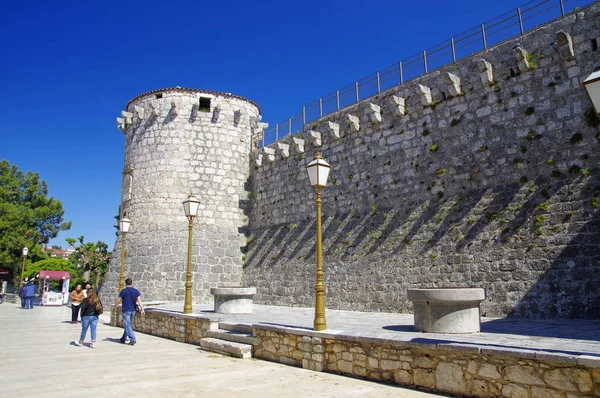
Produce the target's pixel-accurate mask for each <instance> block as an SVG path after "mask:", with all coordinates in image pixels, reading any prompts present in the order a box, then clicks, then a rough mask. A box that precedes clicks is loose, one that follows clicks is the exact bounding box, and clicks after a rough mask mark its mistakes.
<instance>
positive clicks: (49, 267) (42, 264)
mask: <svg viewBox="0 0 600 398" xmlns="http://www.w3.org/2000/svg"><path fill="white" fill-rule="evenodd" d="M42 270H46V271H68V272H69V273H70V274H71V278H76V277H77V275H78V271H77V265H75V264H73V263H72V262H70V261H69V260H65V259H62V258H47V259H45V260H40V261H36V262H35V263H33V264H31V265H30V266H29V267H27V270H26V271H25V277H26V278H29V279H31V278H35V276H36V275H37V274H39V273H40V271H42Z"/></svg>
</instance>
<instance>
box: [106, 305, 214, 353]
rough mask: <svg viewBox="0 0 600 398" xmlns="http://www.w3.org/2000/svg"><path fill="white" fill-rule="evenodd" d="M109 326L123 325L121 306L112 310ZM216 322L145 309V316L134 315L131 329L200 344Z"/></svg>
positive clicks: (193, 316)
mask: <svg viewBox="0 0 600 398" xmlns="http://www.w3.org/2000/svg"><path fill="white" fill-rule="evenodd" d="M110 319H111V320H110V324H111V326H118V327H123V315H122V313H121V308H120V307H119V309H117V310H116V311H113V313H111V318H110ZM218 324H219V323H218V322H216V321H211V320H208V319H204V318H199V317H197V316H195V315H186V314H181V313H174V312H170V311H162V310H147V311H146V314H145V316H140V315H136V316H135V317H134V319H133V330H135V331H138V332H141V333H147V334H151V335H154V336H159V337H164V338H167V339H171V340H175V341H179V342H181V343H190V344H195V345H200V340H201V339H203V338H204V337H208V335H207V331H208V330H215V329H217V328H218Z"/></svg>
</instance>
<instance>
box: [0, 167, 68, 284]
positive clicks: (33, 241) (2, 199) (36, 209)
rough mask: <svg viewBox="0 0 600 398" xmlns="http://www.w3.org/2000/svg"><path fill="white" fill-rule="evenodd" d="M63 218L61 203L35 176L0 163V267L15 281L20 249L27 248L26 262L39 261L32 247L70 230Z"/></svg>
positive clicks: (41, 254)
mask: <svg viewBox="0 0 600 398" xmlns="http://www.w3.org/2000/svg"><path fill="white" fill-rule="evenodd" d="M63 216H64V210H63V207H62V203H61V202H60V201H59V200H56V199H54V198H53V197H48V185H47V184H46V182H45V181H43V180H40V176H39V174H38V173H33V172H31V171H28V172H27V173H23V172H22V171H21V170H19V168H18V167H17V166H16V165H14V164H10V163H9V162H8V161H7V160H2V161H0V264H2V265H3V267H7V268H9V269H11V270H12V271H13V274H14V275H15V278H17V277H20V275H21V272H20V271H21V253H22V249H23V247H28V248H29V249H30V252H29V255H28V256H27V260H28V262H29V261H37V260H39V259H43V258H44V257H45V256H44V255H43V253H42V252H41V250H36V249H35V247H36V246H37V245H40V244H44V243H48V241H49V240H50V239H52V238H55V237H56V236H57V235H58V233H59V232H60V231H64V230H68V229H69V228H71V222H63Z"/></svg>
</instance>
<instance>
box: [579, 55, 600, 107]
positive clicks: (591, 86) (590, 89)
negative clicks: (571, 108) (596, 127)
mask: <svg viewBox="0 0 600 398" xmlns="http://www.w3.org/2000/svg"><path fill="white" fill-rule="evenodd" d="M581 84H583V88H585V92H586V93H587V95H588V97H589V98H590V101H591V102H592V105H593V106H594V112H596V116H600V65H598V66H597V67H596V69H594V71H593V72H592V74H591V75H589V76H588V77H587V78H586V79H585V80H584V81H583V82H582V83H581Z"/></svg>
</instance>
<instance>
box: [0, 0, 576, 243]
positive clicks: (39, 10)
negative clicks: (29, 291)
mask: <svg viewBox="0 0 600 398" xmlns="http://www.w3.org/2000/svg"><path fill="white" fill-rule="evenodd" d="M523 2H524V1H523V0H522V1H513V0H503V1H497V0H464V1H447V0H445V1H441V0H429V1H427V2H426V3H420V2H415V1H410V2H409V1H381V2H371V1H354V0H343V1H313V0H307V1H302V2H288V1H273V2H264V1H252V2H250V1H227V2H206V1H197V2H192V1H177V0H172V1H169V2H164V1H160V2H158V1H152V0H150V1H143V2H142V1H123V2H116V1H110V0H106V1H102V2H88V1H81V0H79V1H67V0H64V1H62V0H61V1H16V2H4V4H3V6H2V13H0V37H2V39H1V41H0V59H1V60H2V62H1V63H0V87H2V92H1V93H0V113H1V116H2V123H1V124H0V159H7V160H8V161H10V162H11V163H14V164H16V165H17V166H18V167H19V168H20V169H21V170H23V171H27V170H31V171H37V172H39V173H40V175H41V178H42V179H44V180H45V181H47V182H48V185H49V191H50V195H52V196H54V197H55V198H56V199H59V200H61V201H62V202H63V206H64V208H65V220H67V221H72V222H73V226H72V228H71V230H69V231H65V232H61V233H60V235H59V236H58V238H56V239H54V240H52V241H51V244H57V245H62V246H63V247H65V246H66V242H65V241H64V239H65V238H67V237H77V236H79V235H84V236H85V237H86V240H92V241H96V240H102V241H104V242H106V243H107V244H108V245H109V247H110V248H112V247H113V245H114V242H115V234H114V232H115V230H114V229H113V227H112V226H113V225H114V219H113V217H114V216H115V215H116V213H117V208H118V205H119V200H120V189H121V187H120V185H121V171H122V167H123V150H124V139H123V136H122V134H121V133H120V132H119V131H118V130H117V128H116V122H115V118H116V117H117V116H119V113H120V111H121V110H122V109H124V107H125V105H126V103H127V102H128V101H129V100H130V99H131V98H133V97H135V96H136V95H138V94H141V93H143V92H146V91H150V90H154V89H158V88H164V87H175V86H182V87H189V88H201V89H206V90H215V91H221V92H231V93H234V94H237V95H241V96H244V97H246V98H249V99H251V100H253V101H255V102H257V103H258V104H259V105H260V106H261V108H262V111H263V121H265V122H269V123H271V124H274V123H276V122H279V121H282V120H283V119H285V118H287V117H289V116H292V115H295V114H297V113H299V112H300V109H301V107H302V105H304V104H305V103H307V102H311V101H313V100H315V99H317V98H319V97H320V96H322V95H326V94H329V93H330V92H332V91H335V90H336V89H338V88H340V87H343V86H346V85H348V84H350V83H352V82H354V81H355V80H357V79H360V78H363V77H365V76H367V75H369V74H371V73H374V72H375V71H377V70H379V69H382V68H384V67H386V66H388V65H391V64H393V63H395V62H397V61H400V60H402V59H404V58H406V57H408V56H411V55H413V54H415V53H417V52H419V51H421V50H423V49H425V48H428V47H430V46H433V45H436V44H438V43H440V42H442V41H445V40H446V39H449V38H450V37H452V36H454V35H456V34H459V33H461V32H463V31H465V30H467V29H470V28H472V27H474V26H477V25H479V24H480V23H482V22H485V21H488V20H490V19H493V18H495V17H496V16H498V15H500V14H503V13H505V12H507V11H511V10H513V9H515V8H516V7H517V6H520V5H522V4H523ZM556 2H558V1H556ZM586 2H587V1H585V0H571V1H569V2H567V3H566V5H567V8H569V9H571V8H573V6H574V3H579V4H582V3H586Z"/></svg>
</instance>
